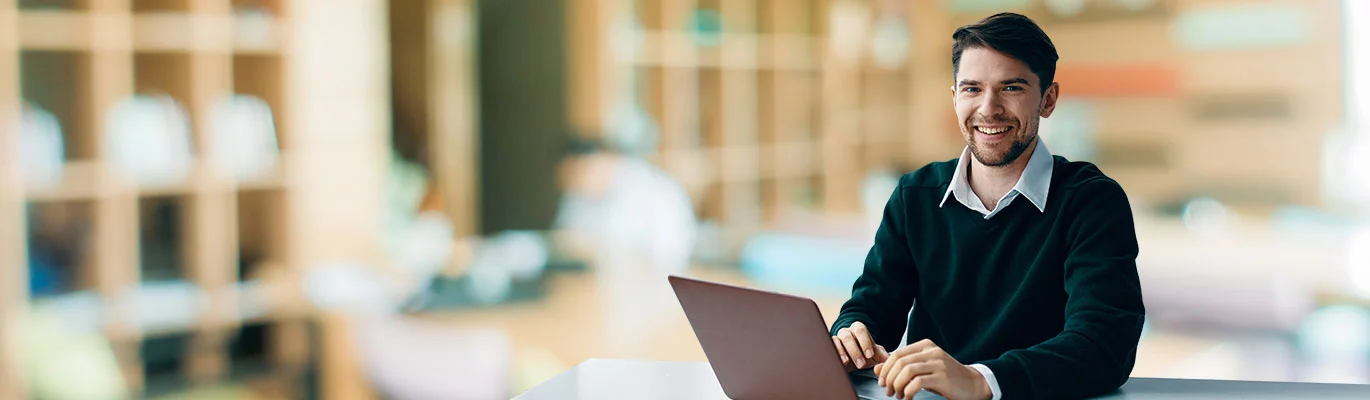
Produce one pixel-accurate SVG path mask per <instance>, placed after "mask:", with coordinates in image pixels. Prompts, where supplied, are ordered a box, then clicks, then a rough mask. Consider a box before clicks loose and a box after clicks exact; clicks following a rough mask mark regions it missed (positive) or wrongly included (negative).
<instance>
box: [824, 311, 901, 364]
mask: <svg viewBox="0 0 1370 400" xmlns="http://www.w3.org/2000/svg"><path fill="white" fill-rule="evenodd" d="M832 344H833V346H837V355H839V356H841V357H842V365H843V366H845V367H847V372H851V371H853V370H857V369H865V368H870V367H873V366H875V365H876V364H879V363H882V362H885V359H886V358H889V353H888V352H886V351H885V347H884V346H881V345H878V344H875V341H874V340H872V339H871V334H870V331H867V330H866V324H863V323H861V321H857V322H852V323H851V326H848V327H846V328H842V329H839V330H838V331H837V336H833V337H832Z"/></svg>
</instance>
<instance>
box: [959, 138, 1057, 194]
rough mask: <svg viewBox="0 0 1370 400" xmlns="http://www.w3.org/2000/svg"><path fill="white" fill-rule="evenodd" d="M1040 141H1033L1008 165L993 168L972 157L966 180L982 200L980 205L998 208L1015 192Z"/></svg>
mask: <svg viewBox="0 0 1370 400" xmlns="http://www.w3.org/2000/svg"><path fill="white" fill-rule="evenodd" d="M1038 141H1039V140H1033V141H1032V144H1030V145H1028V148H1027V150H1024V151H1023V154H1021V155H1019V156H1018V159H1016V160H1013V162H1011V163H1009V164H1008V165H1003V166H998V167H991V166H987V165H984V164H981V163H980V160H977V159H975V157H970V160H971V163H970V170H969V171H967V172H968V174H967V175H966V179H967V180H968V181H969V182H970V190H971V191H972V192H975V196H976V197H979V198H980V203H983V204H984V205H985V208H986V209H988V210H994V209H995V208H997V207H998V206H999V199H1001V198H1003V197H1004V195H1005V194H1007V193H1008V191H1010V190H1013V185H1016V184H1018V179H1019V178H1020V177H1022V176H1023V170H1024V169H1027V164H1028V160H1031V159H1032V153H1033V152H1034V151H1036V150H1037V142H1038Z"/></svg>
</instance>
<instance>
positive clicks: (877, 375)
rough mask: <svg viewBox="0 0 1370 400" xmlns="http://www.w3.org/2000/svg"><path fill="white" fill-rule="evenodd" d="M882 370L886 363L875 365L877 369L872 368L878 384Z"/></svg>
mask: <svg viewBox="0 0 1370 400" xmlns="http://www.w3.org/2000/svg"><path fill="white" fill-rule="evenodd" d="M881 368H885V363H879V364H875V368H872V369H873V370H874V371H875V376H876V382H879V377H880V371H881Z"/></svg>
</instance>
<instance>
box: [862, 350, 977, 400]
mask: <svg viewBox="0 0 1370 400" xmlns="http://www.w3.org/2000/svg"><path fill="white" fill-rule="evenodd" d="M875 375H876V376H878V377H880V379H879V381H880V386H881V387H884V388H885V394H886V395H889V396H898V397H899V398H901V399H912V398H913V396H914V395H917V394H918V391H919V390H922V389H927V390H930V391H933V392H935V393H937V394H939V395H942V397H946V398H947V399H949V400H960V399H975V400H979V399H989V398H991V397H993V393H992V392H990V389H989V383H987V382H985V377H984V376H983V375H980V372H979V371H976V370H975V368H971V367H969V366H965V365H961V363H960V362H957V361H956V359H954V358H952V357H951V356H950V355H948V354H947V352H945V351H942V348H941V347H937V345H936V344H933V343H932V341H931V340H928V339H923V340H921V341H919V342H918V343H914V344H911V345H908V346H904V347H903V348H900V349H898V350H895V351H894V353H890V355H889V358H888V359H886V360H885V362H883V363H881V364H879V365H876V366H875Z"/></svg>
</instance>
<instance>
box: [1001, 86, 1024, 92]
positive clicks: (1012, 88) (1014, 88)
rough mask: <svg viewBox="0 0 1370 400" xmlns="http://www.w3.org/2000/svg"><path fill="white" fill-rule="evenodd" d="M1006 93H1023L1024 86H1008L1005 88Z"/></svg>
mask: <svg viewBox="0 0 1370 400" xmlns="http://www.w3.org/2000/svg"><path fill="white" fill-rule="evenodd" d="M1004 91H1006V92H1021V91H1023V87H1022V86H1008V87H1005V88H1004Z"/></svg>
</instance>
